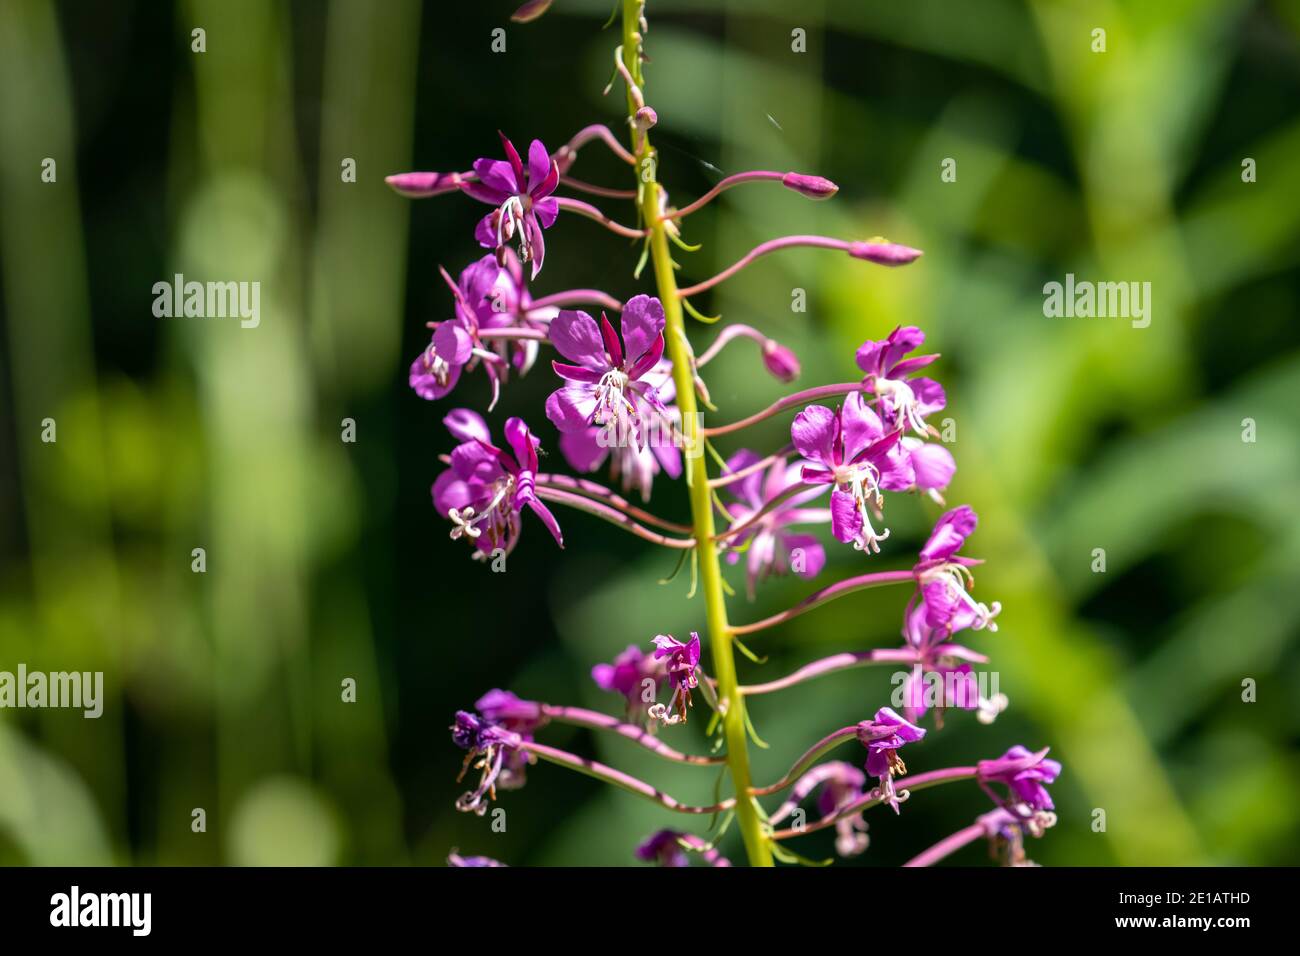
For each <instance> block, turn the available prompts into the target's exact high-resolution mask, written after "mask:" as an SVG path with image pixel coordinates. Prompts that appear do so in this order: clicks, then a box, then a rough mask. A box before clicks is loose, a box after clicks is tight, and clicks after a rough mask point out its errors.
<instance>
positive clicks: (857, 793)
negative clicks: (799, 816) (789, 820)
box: [769, 760, 870, 857]
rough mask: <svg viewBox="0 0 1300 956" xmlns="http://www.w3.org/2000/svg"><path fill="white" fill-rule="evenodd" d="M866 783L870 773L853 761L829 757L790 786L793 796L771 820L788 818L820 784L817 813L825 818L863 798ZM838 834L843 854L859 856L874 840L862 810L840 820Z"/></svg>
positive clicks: (778, 820)
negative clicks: (868, 835)
mask: <svg viewBox="0 0 1300 956" xmlns="http://www.w3.org/2000/svg"><path fill="white" fill-rule="evenodd" d="M866 782H867V778H866V775H865V774H863V772H862V771H861V770H859V769H858V768H857V767H855V766H853V765H852V764H850V763H845V762H844V761H842V760H829V761H827V762H826V763H822V764H818V765H817V766H815V767H813V768H812V769H811V770H809V771H808V772H807V773H805V774H804V775H803V776H802V777H800V778H799V779H798V780H796V781H795V784H794V786H793V787H791V788H790V798H789V799H788V800H786V802H785V803H784V804H782V806H781V807H780V808H779V809H778V810H777V811H776V813H774V814H772V816H771V818H770V821H769V822H771V823H773V824H775V823H779V822H780V821H781V820H784V819H785V818H786V817H787V816H789V815H790V814H792V813H793V812H794V810H795V808H796V807H798V806H799V804H800V803H802V802H803V801H804V800H805V799H806V798H807V797H808V795H809V794H811V793H812V792H813V791H814V790H816V789H817V788H818V787H820V788H821V793H820V794H819V795H818V797H817V812H818V813H819V814H820V815H821V818H822V819H823V820H824V819H826V818H827V817H829V816H832V815H834V814H836V813H838V812H839V811H840V810H842V809H844V808H845V807H847V806H848V805H849V804H851V803H853V802H854V801H856V800H860V799H861V798H862V797H863V795H864V793H863V787H864V785H865V784H866ZM835 833H836V836H835V852H836V853H838V854H839V855H840V856H842V857H850V856H857V855H859V854H860V853H862V852H864V851H865V850H866V849H867V846H868V844H869V843H870V840H869V838H868V837H867V821H866V819H865V818H864V816H863V813H862V812H859V813H854V814H850V815H849V816H846V817H842V818H841V819H839V820H836V821H835Z"/></svg>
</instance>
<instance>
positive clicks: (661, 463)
mask: <svg viewBox="0 0 1300 956" xmlns="http://www.w3.org/2000/svg"><path fill="white" fill-rule="evenodd" d="M672 372H673V366H672V362H670V361H668V359H660V360H659V363H658V364H657V365H655V367H654V368H652V369H651V370H650V371H649V372H647V373H646V374H645V375H644V376H642V381H644V382H645V383H646V384H647V385H649V386H650V387H651V388H653V389H654V391H655V394H656V397H658V399H659V400H660V401H661V402H662V403H663V405H664V409H663V411H662V412H649V411H647V410H645V409H643V410H642V412H641V425H640V427H641V434H642V435H643V436H644V438H645V442H644V444H642V445H638V444H636V443H635V442H621V443H620V442H618V441H612V440H611V438H614V437H615V435H614V434H613V433H612V431H613V430H611V429H610V428H607V427H605V426H601V425H589V426H587V427H586V428H581V429H578V430H577V431H571V432H562V433H561V434H560V451H561V453H562V454H563V455H564V459H565V461H567V462H568V463H569V466H570V467H571V468H573V469H574V471H581V472H591V471H595V470H596V469H597V468H599V467H600V466H601V465H602V464H604V463H605V461H606V459H608V460H609V470H610V474H611V475H612V476H613V477H614V478H615V479H617V480H618V481H619V482H620V483H621V484H622V486H623V490H624V491H628V492H630V491H632V490H633V489H636V490H637V491H638V492H640V494H641V500H642V501H649V500H650V492H651V489H652V488H653V487H654V480H655V476H656V475H658V474H659V473H660V472H661V471H662V472H663V473H665V474H666V475H668V477H669V478H673V479H676V478H679V477H681V474H682V453H681V450H680V449H679V448H678V440H677V431H678V426H679V423H680V421H681V413H680V412H679V411H678V410H677V406H675V405H672V404H670V403H671V402H672V401H673V398H674V397H675V396H676V393H677V390H676V387H675V386H674V384H673V379H672Z"/></svg>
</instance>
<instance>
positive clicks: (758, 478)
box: [727, 449, 830, 599]
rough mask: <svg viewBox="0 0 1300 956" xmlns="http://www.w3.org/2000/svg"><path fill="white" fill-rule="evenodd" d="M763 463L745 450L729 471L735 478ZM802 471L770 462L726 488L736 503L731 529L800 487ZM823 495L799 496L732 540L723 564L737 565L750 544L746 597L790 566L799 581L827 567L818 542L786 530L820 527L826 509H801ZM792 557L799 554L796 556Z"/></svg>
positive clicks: (816, 492) (818, 488)
mask: <svg viewBox="0 0 1300 956" xmlns="http://www.w3.org/2000/svg"><path fill="white" fill-rule="evenodd" d="M759 461H761V459H760V458H759V456H758V454H757V453H755V452H752V451H750V450H748V449H741V450H740V451H738V452H736V453H735V454H734V455H732V456H731V458H730V459H728V460H727V472H728V473H731V474H735V473H736V472H739V471H743V470H744V469H746V468H750V467H752V466H753V465H756V464H757V463H758V462H759ZM799 476H800V467H799V466H798V465H788V464H787V463H786V462H785V461H784V460H783V459H778V460H777V461H774V462H773V463H772V464H771V465H770V466H769V467H768V468H767V469H765V470H764V469H759V470H757V471H754V472H753V473H752V474H749V475H746V476H745V477H744V478H742V479H740V480H739V481H735V482H732V483H731V484H730V485H728V486H727V488H728V491H729V492H730V495H731V497H732V498H734V500H735V503H734V504H729V505H728V507H727V511H728V513H729V514H730V515H731V517H732V525H731V526H732V527H733V528H735V527H739V526H740V525H742V524H744V523H746V522H747V521H750V520H751V519H752V518H753V516H754V515H756V514H757V513H758V512H760V511H761V510H762V509H763V507H764V506H765V505H766V504H767V503H768V502H770V501H773V500H775V499H776V498H778V497H779V496H780V495H781V494H782V493H783V492H785V491H787V490H788V489H790V488H793V487H795V486H796V485H799V484H800V477H799ZM825 491H826V488H825V487H824V486H823V485H817V486H816V487H813V488H811V489H809V490H807V491H803V492H799V493H798V494H795V495H793V496H792V497H791V498H789V499H787V500H786V501H783V502H782V503H781V504H779V505H777V506H776V507H775V508H773V509H772V510H771V511H768V512H767V513H766V514H765V515H763V516H762V517H761V518H759V519H758V520H757V521H755V522H754V523H753V524H751V525H750V526H749V527H748V528H747V529H746V530H744V531H742V532H740V533H739V534H738V535H736V536H735V537H733V538H732V539H731V540H730V543H729V544H730V547H729V550H728V553H727V560H728V561H729V562H730V563H731V564H735V563H736V562H737V561H739V560H740V555H741V550H740V549H743V547H744V545H745V544H746V543H748V545H749V548H748V557H747V559H746V574H745V581H746V586H747V588H748V590H749V596H750V598H751V599H752V598H753V597H754V586H755V584H756V583H757V582H758V581H760V580H763V579H765V578H767V577H768V576H769V575H772V574H777V575H783V574H785V573H786V572H787V571H788V570H789V569H790V568H791V567H793V568H794V570H795V573H796V574H798V575H799V576H800V577H803V578H808V579H811V578H815V577H816V576H817V575H818V574H819V573H820V572H821V570H822V568H823V567H824V566H825V565H826V552H825V550H824V549H823V548H822V546H821V542H819V541H818V540H817V538H816V537H814V536H813V535H811V534H795V533H792V532H790V531H788V530H787V529H788V528H789V527H790V526H791V525H796V524H821V523H824V522H825V521H826V519H827V518H828V517H829V516H830V512H828V511H827V510H826V509H825V508H804V507H802V505H804V504H806V503H807V502H809V501H811V500H812V499H813V498H816V497H818V496H819V495H821V494H823V493H824V492H825ZM796 552H798V553H797V554H796Z"/></svg>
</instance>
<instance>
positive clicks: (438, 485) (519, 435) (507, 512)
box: [433, 408, 564, 560]
mask: <svg viewBox="0 0 1300 956" xmlns="http://www.w3.org/2000/svg"><path fill="white" fill-rule="evenodd" d="M443 423H444V424H445V425H446V426H447V430H448V431H450V432H451V433H452V435H453V437H455V438H458V439H460V440H461V444H460V445H457V446H456V448H455V450H454V451H452V453H451V458H450V464H451V467H450V468H449V469H448V470H447V471H444V472H443V473H442V474H441V475H439V476H438V478H437V480H436V481H434V483H433V506H434V508H435V509H436V510H437V511H438V513H439V514H442V515H446V516H447V517H448V518H450V519H451V522H452V524H453V525H454V527H453V528H452V531H451V537H452V540H456V539H458V538H462V537H464V538H468V539H469V540H470V542H471V543H472V544H473V545H474V547H475V549H476V550H475V555H474V556H475V557H476V558H478V559H480V560H485V559H487V558H490V557H492V556H493V555H494V552H496V551H498V550H500V551H502V552H504V553H505V554H509V553H510V552H511V551H513V550H514V547H515V545H516V544H517V543H518V541H519V531H520V513H521V511H522V510H523V508H524V506H525V505H526V506H527V507H529V508H531V509H532V511H533V513H534V514H536V515H537V516H538V517H539V518H541V519H542V523H543V524H544V525H546V528H547V530H549V531H550V532H551V535H552V537H554V538H555V542H556V544H558V545H560V547H564V538H563V536H562V535H561V533H560V525H559V523H558V522H557V521H556V520H555V516H554V515H552V514H551V511H550V509H549V508H547V507H546V505H545V504H544V503H543V502H542V501H541V499H539V498H538V497H537V493H536V491H535V483H536V475H537V467H538V466H537V447H538V445H539V444H540V442H539V441H538V440H537V439H536V438H535V437H533V435H532V433H531V432H530V431H529V430H528V426H527V425H525V424H524V422H523V420H522V419H520V418H511V419H508V420H507V421H506V441H507V443H508V444H509V445H510V448H511V450H512V451H513V454H511V453H509V452H506V451H503V450H501V449H500V448H497V447H496V446H494V445H493V444H492V443H491V435H490V434H489V432H488V428H487V424H486V423H485V422H484V421H483V418H482V417H481V416H480V415H479V414H478V413H477V412H473V411H470V410H469V409H467V408H459V409H455V410H454V411H452V412H451V413H450V414H449V415H447V417H446V418H444V419H443Z"/></svg>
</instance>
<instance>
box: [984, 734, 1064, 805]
mask: <svg viewBox="0 0 1300 956" xmlns="http://www.w3.org/2000/svg"><path fill="white" fill-rule="evenodd" d="M1047 752H1048V748H1046V747H1044V748H1043V749H1042V750H1040V751H1038V752H1037V753H1034V752H1032V751H1030V750H1029V749H1028V748H1027V747H1022V746H1020V745H1019V744H1016V745H1015V746H1014V747H1012V748H1011V749H1010V750H1008V751H1007V752H1006V753H1004V754H1003V755H1002V756H1001V757H999V758H998V759H996V760H981V761H980V762H979V763H978V764H977V765H976V770H977V771H978V774H979V779H980V780H981V781H982V782H986V783H1000V784H1003V785H1004V786H1006V787H1007V789H1008V790H1010V791H1011V794H1012V796H1013V797H1014V799H1015V802H1016V803H1017V804H1023V805H1024V806H1025V807H1027V808H1028V809H1029V810H1030V811H1034V812H1037V811H1041V810H1053V809H1055V805H1054V804H1053V803H1052V795H1051V794H1050V793H1048V792H1047V787H1046V784H1049V783H1053V782H1054V781H1055V780H1056V778H1057V777H1058V776H1060V773H1061V765H1060V763H1058V762H1057V761H1055V760H1048V759H1047Z"/></svg>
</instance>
